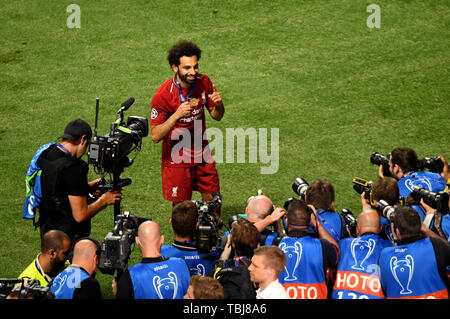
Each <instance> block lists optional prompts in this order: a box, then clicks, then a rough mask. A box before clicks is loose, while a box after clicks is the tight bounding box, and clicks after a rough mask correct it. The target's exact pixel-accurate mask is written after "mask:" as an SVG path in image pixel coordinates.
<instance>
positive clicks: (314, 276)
mask: <svg viewBox="0 0 450 319" xmlns="http://www.w3.org/2000/svg"><path fill="white" fill-rule="evenodd" d="M317 215H318V214H317V213H316V211H315V209H314V207H313V206H311V205H309V206H308V205H306V203H305V202H304V201H303V200H297V199H294V200H293V201H291V203H290V204H289V207H288V215H287V225H288V233H287V236H286V237H282V238H281V241H280V243H279V244H278V247H279V248H280V249H281V250H283V252H284V253H285V254H286V256H287V263H286V267H285V268H284V270H283V272H282V273H281V275H280V276H279V281H280V283H281V284H282V285H283V286H284V288H285V290H286V292H287V294H288V296H289V298H291V299H327V296H328V289H327V270H328V269H329V268H330V269H335V268H336V266H337V263H338V261H339V246H338V244H337V242H336V241H335V240H334V239H333V237H332V236H331V235H330V234H329V233H328V232H327V231H326V230H325V229H324V227H323V225H322V224H321V223H320V220H318V217H317ZM309 226H312V227H313V228H314V230H315V234H312V233H310V232H309ZM317 237H318V238H317Z"/></svg>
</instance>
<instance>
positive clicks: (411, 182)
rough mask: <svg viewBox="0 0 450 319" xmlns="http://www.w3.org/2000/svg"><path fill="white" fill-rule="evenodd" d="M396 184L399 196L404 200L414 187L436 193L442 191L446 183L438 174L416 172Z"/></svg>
mask: <svg viewBox="0 0 450 319" xmlns="http://www.w3.org/2000/svg"><path fill="white" fill-rule="evenodd" d="M397 184H398V188H399V190H400V196H403V197H404V198H406V197H408V195H409V193H411V192H412V191H413V189H414V186H419V187H423V188H424V189H426V190H429V191H432V192H436V193H437V192H440V191H443V190H444V189H445V187H446V184H447V183H446V182H445V180H444V179H443V178H442V177H441V176H440V175H439V174H436V173H431V172H422V171H418V172H413V173H410V174H408V175H407V176H405V177H403V178H402V179H400V180H399V181H398V182H397Z"/></svg>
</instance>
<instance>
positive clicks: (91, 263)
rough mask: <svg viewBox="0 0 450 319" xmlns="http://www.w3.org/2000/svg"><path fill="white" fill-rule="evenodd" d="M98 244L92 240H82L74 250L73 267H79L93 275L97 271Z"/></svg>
mask: <svg viewBox="0 0 450 319" xmlns="http://www.w3.org/2000/svg"><path fill="white" fill-rule="evenodd" d="M98 248H99V247H97V244H96V243H94V242H93V241H92V240H90V239H82V240H80V241H78V242H77V243H76V244H75V247H74V248H73V259H72V265H77V266H80V267H81V268H83V269H84V270H86V271H87V272H88V273H89V274H90V275H92V274H93V273H94V272H95V271H96V270H97V265H98V256H97V249H98Z"/></svg>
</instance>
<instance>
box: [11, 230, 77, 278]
mask: <svg viewBox="0 0 450 319" xmlns="http://www.w3.org/2000/svg"><path fill="white" fill-rule="evenodd" d="M70 249H71V242H70V238H69V237H68V236H67V235H66V234H65V233H63V232H62V231H59V230H49V231H48V232H46V233H45V234H44V236H43V237H42V239H41V252H40V253H39V254H38V255H37V257H36V259H35V260H33V262H32V263H31V264H30V265H29V266H28V267H27V268H26V269H25V270H24V271H23V272H22V273H21V274H20V275H19V278H29V279H37V280H39V284H40V285H41V286H42V287H45V286H47V285H48V283H49V282H50V281H51V280H52V278H54V277H55V276H56V275H58V274H59V273H60V272H61V271H62V270H63V269H64V267H65V263H66V260H67V256H68V255H69V252H70Z"/></svg>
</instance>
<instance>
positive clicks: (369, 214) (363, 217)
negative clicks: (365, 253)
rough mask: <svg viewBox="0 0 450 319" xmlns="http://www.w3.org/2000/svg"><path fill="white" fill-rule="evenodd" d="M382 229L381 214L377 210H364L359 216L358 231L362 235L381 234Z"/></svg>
mask: <svg viewBox="0 0 450 319" xmlns="http://www.w3.org/2000/svg"><path fill="white" fill-rule="evenodd" d="M380 231H381V225H380V216H379V215H378V213H377V211H375V210H370V211H364V212H362V213H361V214H360V215H359V217H358V225H357V228H356V233H357V235H358V236H362V235H363V234H365V233H375V234H379V233H380Z"/></svg>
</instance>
